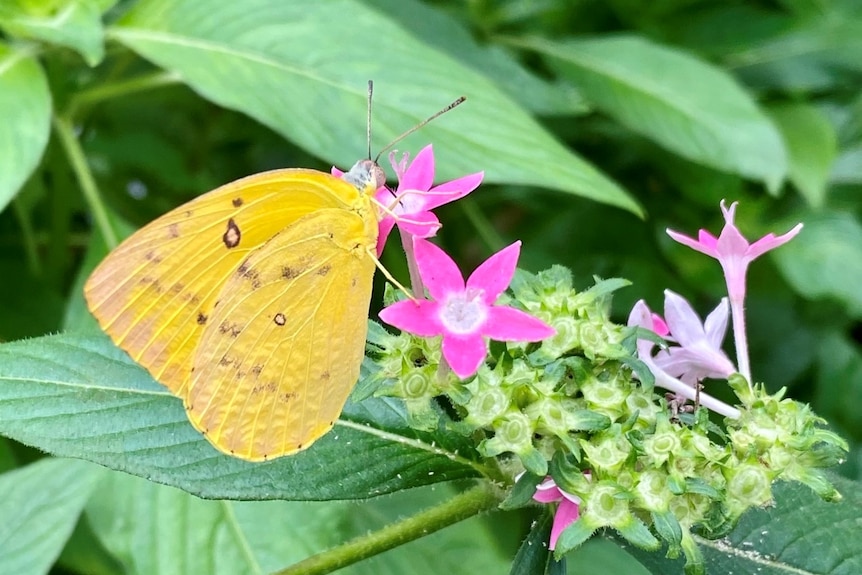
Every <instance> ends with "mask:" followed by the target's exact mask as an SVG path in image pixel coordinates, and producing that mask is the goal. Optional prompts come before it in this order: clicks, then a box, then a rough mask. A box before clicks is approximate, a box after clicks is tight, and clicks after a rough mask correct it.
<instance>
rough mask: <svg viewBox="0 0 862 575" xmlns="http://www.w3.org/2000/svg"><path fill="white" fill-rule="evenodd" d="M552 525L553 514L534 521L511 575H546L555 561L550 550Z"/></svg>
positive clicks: (519, 549) (543, 515) (548, 513)
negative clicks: (550, 564) (549, 542)
mask: <svg viewBox="0 0 862 575" xmlns="http://www.w3.org/2000/svg"><path fill="white" fill-rule="evenodd" d="M552 524H553V513H550V512H547V511H546V512H544V513H542V514H541V515H540V516H539V518H538V519H536V520H534V521H533V523H532V526H531V527H530V532H529V533H527V538H526V539H524V541H523V543H521V546H520V547H519V548H518V553H517V554H516V555H515V559H514V561H512V568H511V569H510V570H509V575H546V573H547V572H548V568H549V563H550V562H552V561H554V559H553V558H552V557H551V550H550V549H548V541H550V538H551V525H552ZM565 561H566V560H565V558H564V559H563V560H562V563H563V564H565ZM564 572H565V571H564Z"/></svg>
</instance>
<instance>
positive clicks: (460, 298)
mask: <svg viewBox="0 0 862 575" xmlns="http://www.w3.org/2000/svg"><path fill="white" fill-rule="evenodd" d="M413 249H414V255H415V258H416V263H417V266H418V269H419V275H420V276H421V277H422V281H423V283H424V284H425V286H426V287H427V288H428V293H429V294H430V296H431V298H432V299H430V300H425V299H419V300H404V301H400V302H396V303H394V304H392V305H390V306H389V307H387V308H385V309H383V310H382V311H381V312H380V319H382V320H383V321H385V322H386V323H388V324H390V325H393V326H395V327H397V328H398V329H401V330H402V331H407V332H410V333H413V334H416V335H418V336H421V337H433V336H437V335H442V336H443V348H442V349H443V357H444V358H446V361H447V363H448V364H449V366H450V367H451V368H452V371H453V372H455V374H456V375H458V377H460V378H462V379H463V378H467V377H469V376H471V375H473V374H474V373H476V371H477V370H478V369H479V366H480V365H481V364H482V362H483V361H484V360H485V357H486V355H487V354H488V342H487V341H486V338H490V339H494V340H497V341H539V340H542V339H545V338H548V337H551V336H552V335H554V334H555V330H554V328H552V327H551V326H549V325H547V324H545V323H544V322H543V321H541V320H539V319H537V318H535V317H533V316H531V315H529V314H527V313H526V312H523V311H520V310H517V309H514V308H511V307H506V306H499V305H495V304H494V302H495V301H497V298H498V297H499V296H500V294H501V293H503V290H505V289H506V288H507V287H508V286H509V282H511V281H512V276H513V275H514V274H515V266H516V264H517V263H518V255H519V254H520V250H521V242H515V243H513V244H512V245H510V246H509V247H507V248H504V249H503V250H501V251H499V252H497V253H496V254H494V255H492V256H491V257H490V258H488V259H487V260H486V261H485V262H484V263H483V264H482V265H480V266H479V267H478V268H476V270H475V271H474V272H473V273H472V274H471V275H470V278H469V279H468V280H467V282H466V284H465V283H464V277H463V276H462V275H461V271H460V270H459V269H458V266H456V265H455V262H454V261H452V259H451V258H450V257H449V256H448V255H446V253H445V252H444V251H443V250H441V249H440V248H438V247H437V246H435V245H434V244H432V243H431V242H429V241H426V240H423V239H420V238H414V240H413Z"/></svg>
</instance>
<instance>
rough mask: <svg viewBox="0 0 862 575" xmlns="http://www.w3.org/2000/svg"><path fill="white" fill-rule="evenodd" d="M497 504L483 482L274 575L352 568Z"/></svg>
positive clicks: (495, 496)
mask: <svg viewBox="0 0 862 575" xmlns="http://www.w3.org/2000/svg"><path fill="white" fill-rule="evenodd" d="M500 501H502V494H501V493H499V492H498V491H497V490H495V489H494V487H493V486H492V485H491V484H490V483H489V482H487V481H484V482H482V483H481V484H479V485H477V486H476V487H474V488H473V489H470V490H469V491H465V492H464V493H461V494H460V495H456V496H455V497H453V498H452V499H450V500H449V501H446V502H445V503H442V504H440V505H438V506H436V507H431V508H430V509H426V510H425V511H422V512H420V513H418V514H416V515H414V516H413V517H409V518H407V519H404V520H401V521H398V522H397V523H393V524H391V525H389V526H387V527H384V528H383V529H380V530H379V531H375V532H373V533H369V534H368V535H363V536H361V537H357V538H355V539H353V540H352V541H348V542H347V543H345V544H343V545H340V546H338V547H335V548H333V549H329V550H328V551H324V552H322V553H318V554H317V555H313V556H311V557H309V558H308V559H305V560H303V561H300V562H299V563H296V564H295V565H291V566H290V567H288V568H287V569H283V570H281V571H278V572H277V573H275V574H274V575H300V574H301V575H323V574H325V573H332V572H333V571H335V570H337V569H341V568H342V567H346V566H347V565H352V564H353V563H357V562H358V561H361V560H363V559H367V558H368V557H373V556H374V555H378V554H380V553H383V552H384V551H388V550H389V549H393V548H395V547H398V546H399V545H403V544H405V543H409V542H410V541H413V540H415V539H419V538H420V537H424V536H426V535H430V534H431V533H434V532H435V531H438V530H440V529H443V528H444V527H448V526H449V525H453V524H455V523H458V522H459V521H463V520H464V519H468V518H470V517H473V516H474V515H478V514H479V513H482V512H485V511H489V510H491V509H494V508H495V507H497V505H499V503H500Z"/></svg>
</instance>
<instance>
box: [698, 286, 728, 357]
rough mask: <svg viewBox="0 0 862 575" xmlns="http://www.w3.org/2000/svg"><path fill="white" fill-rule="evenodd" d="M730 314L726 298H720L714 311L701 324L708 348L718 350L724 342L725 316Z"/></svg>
mask: <svg viewBox="0 0 862 575" xmlns="http://www.w3.org/2000/svg"><path fill="white" fill-rule="evenodd" d="M729 313H730V308H729V307H728V303H727V298H726V297H723V298H721V301H720V302H718V305H717V306H715V309H714V310H712V311H711V312H710V314H709V315H708V316H706V321H705V322H703V330H704V332H706V340H707V341H708V342H709V344H710V346H712V347H714V348H716V349H718V348H720V347H721V343H722V342H723V341H724V335H725V334H726V333H727V316H728V314H729Z"/></svg>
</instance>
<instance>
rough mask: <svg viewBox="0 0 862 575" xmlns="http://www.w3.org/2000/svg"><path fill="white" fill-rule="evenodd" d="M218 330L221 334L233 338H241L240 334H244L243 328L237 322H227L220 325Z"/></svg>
mask: <svg viewBox="0 0 862 575" xmlns="http://www.w3.org/2000/svg"><path fill="white" fill-rule="evenodd" d="M218 330H219V332H220V333H226V334H229V335H230V336H231V337H239V334H240V333H242V326H241V325H239V324H238V323H236V322H228V321H227V320H225V321H223V322H221V324H219V326H218Z"/></svg>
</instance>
